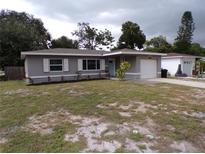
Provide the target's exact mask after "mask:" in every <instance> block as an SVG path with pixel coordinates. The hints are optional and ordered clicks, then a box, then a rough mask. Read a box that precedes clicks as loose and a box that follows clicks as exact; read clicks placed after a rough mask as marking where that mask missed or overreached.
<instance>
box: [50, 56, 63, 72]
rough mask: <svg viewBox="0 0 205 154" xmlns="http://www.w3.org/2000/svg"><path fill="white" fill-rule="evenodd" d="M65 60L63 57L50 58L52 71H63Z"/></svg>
mask: <svg viewBox="0 0 205 154" xmlns="http://www.w3.org/2000/svg"><path fill="white" fill-rule="evenodd" d="M62 70H63V60H62V59H50V71H62Z"/></svg>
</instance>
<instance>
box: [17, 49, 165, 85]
mask: <svg viewBox="0 0 205 154" xmlns="http://www.w3.org/2000/svg"><path fill="white" fill-rule="evenodd" d="M163 55H164V54H161V53H151V52H145V51H140V52H139V51H136V50H131V49H122V50H116V51H112V52H107V51H95V50H79V49H63V48H57V49H46V50H37V51H27V52H21V56H22V58H23V59H25V74H26V80H27V83H28V84H39V83H48V82H62V81H76V80H83V79H100V78H108V77H115V76H116V70H117V69H118V68H119V65H120V63H121V62H122V61H128V62H129V63H130V64H131V67H130V69H129V70H128V71H127V72H126V76H125V78H126V79H145V78H156V77H160V76H161V56H163Z"/></svg>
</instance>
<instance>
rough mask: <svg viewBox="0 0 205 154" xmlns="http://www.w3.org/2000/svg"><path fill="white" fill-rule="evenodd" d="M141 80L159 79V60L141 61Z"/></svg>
mask: <svg viewBox="0 0 205 154" xmlns="http://www.w3.org/2000/svg"><path fill="white" fill-rule="evenodd" d="M140 73H141V79H149V78H156V77H157V60H153V59H141V61H140Z"/></svg>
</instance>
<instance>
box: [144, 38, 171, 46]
mask: <svg viewBox="0 0 205 154" xmlns="http://www.w3.org/2000/svg"><path fill="white" fill-rule="evenodd" d="M146 44H147V45H148V46H152V47H154V48H160V47H163V46H169V45H170V44H169V43H168V42H167V39H166V37H165V36H162V35H160V36H156V37H153V38H152V39H150V41H146Z"/></svg>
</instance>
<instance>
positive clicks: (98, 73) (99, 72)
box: [80, 72, 108, 76]
mask: <svg viewBox="0 0 205 154" xmlns="http://www.w3.org/2000/svg"><path fill="white" fill-rule="evenodd" d="M99 74H102V75H103V74H108V73H100V72H99V73H87V74H80V75H83V76H86V75H99Z"/></svg>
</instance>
